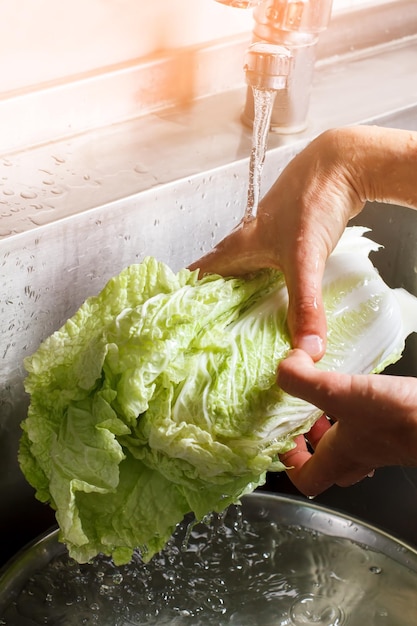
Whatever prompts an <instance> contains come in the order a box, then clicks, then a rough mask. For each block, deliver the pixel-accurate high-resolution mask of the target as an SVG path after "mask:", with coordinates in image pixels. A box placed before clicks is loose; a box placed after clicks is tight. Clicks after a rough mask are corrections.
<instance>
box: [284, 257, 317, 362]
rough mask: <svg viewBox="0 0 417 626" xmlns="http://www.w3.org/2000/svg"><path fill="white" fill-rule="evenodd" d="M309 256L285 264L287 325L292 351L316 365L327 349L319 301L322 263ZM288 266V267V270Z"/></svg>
mask: <svg viewBox="0 0 417 626" xmlns="http://www.w3.org/2000/svg"><path fill="white" fill-rule="evenodd" d="M311 256H314V255H309V257H308V258H303V257H302V258H300V259H296V261H295V262H291V263H288V264H286V265H287V267H286V268H285V279H286V283H287V288H288V297H289V300H288V315H287V324H288V329H289V332H290V336H291V341H292V346H293V348H300V349H301V350H304V352H306V353H307V354H308V355H309V356H311V357H312V358H313V360H314V361H318V360H319V359H320V358H321V357H322V356H323V354H324V352H325V349H326V336H327V324H326V315H325V311H324V305H323V299H322V277H323V272H324V263H323V262H321V261H317V262H316V263H313V262H312V261H311ZM288 266H289V267H288Z"/></svg>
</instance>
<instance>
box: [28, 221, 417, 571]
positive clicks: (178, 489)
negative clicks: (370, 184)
mask: <svg viewBox="0 0 417 626" xmlns="http://www.w3.org/2000/svg"><path fill="white" fill-rule="evenodd" d="M365 230H366V229H361V228H349V229H347V230H346V232H345V234H344V236H343V237H342V239H341V241H340V243H339V245H338V247H337V248H336V250H335V251H334V253H333V254H332V256H331V257H330V259H329V261H328V263H327V267H326V272H325V278H324V284H323V292H324V300H325V304H326V313H327V316H328V325H329V331H328V350H327V353H326V355H325V357H324V358H323V360H322V361H321V362H320V365H319V367H323V368H327V369H334V370H342V371H345V372H351V373H353V372H366V373H368V372H378V371H380V370H381V369H382V368H383V367H385V366H386V365H387V364H388V363H390V362H394V361H395V360H397V359H398V358H399V357H400V355H401V353H402V350H403V348H404V340H405V337H406V336H407V335H408V334H409V333H410V332H412V331H414V330H417V328H416V326H417V321H416V320H417V300H416V299H415V298H414V297H413V296H411V295H410V294H408V293H406V292H404V291H403V290H392V289H390V288H389V287H387V285H385V283H384V282H383V281H382V279H381V278H380V276H379V274H378V273H377V271H376V270H375V269H374V267H373V265H372V263H371V262H370V260H369V258H368V255H369V253H370V251H371V250H376V249H377V248H378V246H377V245H376V244H374V243H373V242H372V241H371V240H370V239H368V238H366V237H363V234H364V232H365ZM286 309H287V292H286V288H285V283H284V279H283V276H282V274H280V273H279V272H276V271H269V270H268V271H266V270H265V271H261V272H259V273H257V274H255V275H253V276H252V277H250V278H247V279H244V278H227V279H225V278H221V277H219V276H207V277H205V278H203V279H201V280H199V279H198V277H197V273H196V272H190V271H188V270H185V269H184V270H181V271H180V272H178V273H177V274H175V273H173V272H172V271H171V270H170V269H169V268H168V267H167V266H166V265H164V264H162V263H158V262H157V261H156V260H155V259H153V258H146V259H145V260H144V261H143V262H142V263H141V264H138V265H133V266H131V267H128V268H127V269H125V270H124V271H123V272H122V273H121V274H120V275H119V276H116V277H115V278H113V279H111V280H110V281H109V283H108V284H107V285H106V287H105V288H104V289H103V291H102V292H101V293H100V294H99V295H97V296H94V297H91V298H89V299H88V300H86V302H85V303H84V304H83V305H82V306H81V308H80V309H79V311H78V312H77V313H76V314H75V315H74V316H73V317H72V318H71V319H70V320H68V321H67V323H66V324H65V325H64V326H63V327H62V328H61V329H60V330H58V331H57V332H55V333H54V334H53V335H52V336H51V337H49V338H48V339H46V341H45V342H44V343H43V344H42V345H41V346H40V347H39V349H38V350H37V352H35V354H33V355H32V356H31V357H29V358H27V359H26V360H25V367H26V369H27V372H28V376H27V378H26V383H25V385H26V390H27V392H28V393H29V394H30V406H29V413H28V417H27V419H26V420H25V421H24V422H23V425H22V426H23V434H22V439H21V445H20V451H19V460H20V464H21V468H22V470H23V472H24V474H25V476H26V478H27V480H28V481H29V482H30V483H31V484H32V485H33V487H34V488H35V489H36V495H37V497H38V498H39V499H40V500H41V501H45V502H49V503H50V504H51V506H52V507H53V508H54V509H55V510H56V518H57V521H58V524H59V527H60V537H61V540H62V541H63V542H65V543H66V544H67V547H68V550H69V552H70V554H71V556H73V557H74V558H75V559H76V560H78V561H80V562H85V561H88V560H89V559H91V558H92V557H94V556H95V555H96V554H97V553H99V552H103V553H105V554H108V555H110V554H111V555H112V556H113V559H114V561H115V562H116V563H119V564H120V563H124V562H127V561H129V559H130V558H131V554H132V550H133V549H135V548H137V547H142V548H143V549H144V550H147V552H146V557H145V558H151V557H152V555H153V554H154V553H155V552H157V551H159V550H160V549H161V548H162V547H163V546H164V544H165V543H166V541H167V540H168V538H169V537H170V535H171V533H172V532H173V530H174V528H175V526H176V524H177V523H178V522H180V521H181V520H182V518H183V516H184V515H185V514H186V513H188V512H191V511H192V512H194V514H195V516H196V517H197V518H198V519H201V518H203V517H204V516H205V515H206V514H207V513H209V512H211V511H221V510H223V509H224V508H225V507H227V506H228V505H229V504H230V503H232V502H236V501H238V499H239V498H240V496H242V495H243V494H244V493H247V492H251V491H253V490H254V489H255V488H256V487H257V486H258V485H260V484H262V483H263V482H264V480H265V473H266V471H281V470H282V469H284V468H283V466H282V464H281V463H280V461H279V460H278V454H279V453H281V452H284V451H287V450H289V449H290V448H291V447H292V446H293V438H294V436H295V435H297V434H299V433H304V432H306V431H307V430H308V429H309V428H310V426H311V425H312V423H313V422H314V421H315V420H316V419H317V417H318V416H319V415H320V412H319V411H318V410H317V409H316V408H315V407H313V406H311V405H309V404H307V403H305V402H303V401H301V400H299V399H296V398H293V397H290V396H288V395H286V394H285V393H284V392H283V391H282V390H281V389H279V387H278V386H277V385H276V381H275V374H276V368H277V364H278V362H279V361H280V360H281V359H282V358H283V357H284V356H285V354H286V353H287V351H288V349H289V347H290V342H289V337H288V333H287V329H286V322H285V318H286ZM407 310H411V311H412V313H413V315H412V316H411V315H410V316H407V314H406V312H407ZM411 317H412V318H413V323H412V324H410V323H409V321H410V319H411Z"/></svg>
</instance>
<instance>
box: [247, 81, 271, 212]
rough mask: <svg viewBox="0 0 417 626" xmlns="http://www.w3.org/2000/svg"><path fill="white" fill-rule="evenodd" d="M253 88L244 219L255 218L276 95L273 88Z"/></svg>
mask: <svg viewBox="0 0 417 626" xmlns="http://www.w3.org/2000/svg"><path fill="white" fill-rule="evenodd" d="M252 90H253V101H254V121H253V133H252V149H251V155H250V161H249V186H248V201H247V205H246V211H245V215H244V221H250V220H253V219H255V218H256V215H257V212H258V205H259V200H260V195H261V183H262V170H263V166H264V161H265V155H266V148H267V144H268V133H269V127H270V124H271V116H272V109H273V106H274V100H275V96H276V90H274V89H258V88H256V87H253V88H252Z"/></svg>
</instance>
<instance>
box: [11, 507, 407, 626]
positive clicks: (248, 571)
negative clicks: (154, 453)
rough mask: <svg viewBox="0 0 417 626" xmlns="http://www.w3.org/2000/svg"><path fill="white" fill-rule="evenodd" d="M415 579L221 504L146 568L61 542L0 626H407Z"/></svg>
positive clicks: (355, 549) (335, 543) (376, 556)
mask: <svg viewBox="0 0 417 626" xmlns="http://www.w3.org/2000/svg"><path fill="white" fill-rule="evenodd" d="M190 522H191V523H190ZM379 570H380V574H379V575H376V574H377V572H378V571H379ZM416 584H417V583H416V574H415V573H413V572H412V571H411V570H408V569H407V568H406V567H404V566H401V565H400V564H399V563H397V562H396V561H393V560H391V559H390V558H388V557H386V556H384V555H382V554H380V553H377V552H374V551H373V550H371V549H366V548H365V547H363V546H361V545H360V544H358V543H355V542H352V541H349V540H347V539H340V538H337V537H331V536H328V535H325V534H321V533H319V532H317V531H312V530H309V529H306V528H303V527H301V526H299V525H296V526H281V525H279V524H277V523H273V522H271V520H270V519H267V518H265V519H263V518H258V519H257V520H256V521H249V520H247V519H246V518H245V516H244V515H242V510H241V509H240V508H239V507H230V508H229V510H228V512H227V515H226V516H222V515H214V516H212V517H211V518H210V519H207V520H205V523H199V524H195V523H194V522H192V520H190V519H187V520H185V521H184V523H183V524H181V525H180V526H179V527H178V529H177V531H176V533H175V535H174V536H173V538H172V540H171V541H170V542H169V544H168V546H167V548H166V549H165V550H164V551H162V552H161V553H160V554H157V555H156V556H155V557H154V558H153V559H152V560H151V561H150V562H149V563H146V564H145V563H143V560H142V557H141V555H140V552H139V551H136V552H135V554H134V556H133V559H132V562H131V563H130V564H128V565H125V566H121V567H115V566H114V564H113V562H112V561H111V559H109V558H107V557H104V556H98V557H96V558H95V559H94V560H93V561H92V562H91V563H89V564H84V565H80V564H78V563H76V562H75V561H74V560H72V559H71V558H70V557H69V556H68V554H67V552H66V551H64V550H63V548H62V549H61V551H60V552H59V553H58V554H57V555H56V556H55V557H54V558H52V559H51V561H50V562H49V563H48V564H47V565H46V566H44V567H43V568H41V569H40V570H39V571H37V572H36V573H34V574H33V575H32V576H31V577H30V579H29V580H28V581H27V583H26V585H25V586H24V588H23V589H22V591H21V593H20V595H19V597H18V598H17V599H15V600H13V601H12V602H11V603H10V605H9V606H8V608H7V609H6V610H5V611H4V612H3V613H2V614H0V624H2V625H4V626H16V625H19V624H22V623H24V624H25V626H38V625H40V624H43V625H44V624H49V625H50V626H51V625H52V626H58V625H59V626H60V625H63V624H68V625H69V624H91V625H92V624H98V625H100V626H122V625H123V626H174V625H175V626H232V625H235V626H237V625H239V626H253V625H254V624H262V626H303V625H304V626H305V625H308V624H310V625H313V624H314V626H347V624H366V626H378V625H379V624H380V623H381V621H380V620H381V616H384V620H386V621H384V623H387V624H395V625H396V626H411V625H412V624H415V616H416V615H417V594H416Z"/></svg>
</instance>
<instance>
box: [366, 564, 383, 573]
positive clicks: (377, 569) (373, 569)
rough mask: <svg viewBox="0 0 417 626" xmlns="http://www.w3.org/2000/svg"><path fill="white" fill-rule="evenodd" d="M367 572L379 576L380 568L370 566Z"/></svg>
mask: <svg viewBox="0 0 417 626" xmlns="http://www.w3.org/2000/svg"><path fill="white" fill-rule="evenodd" d="M369 571H370V572H371V574H381V573H382V568H381V567H378V565H371V567H370V568H369Z"/></svg>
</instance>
